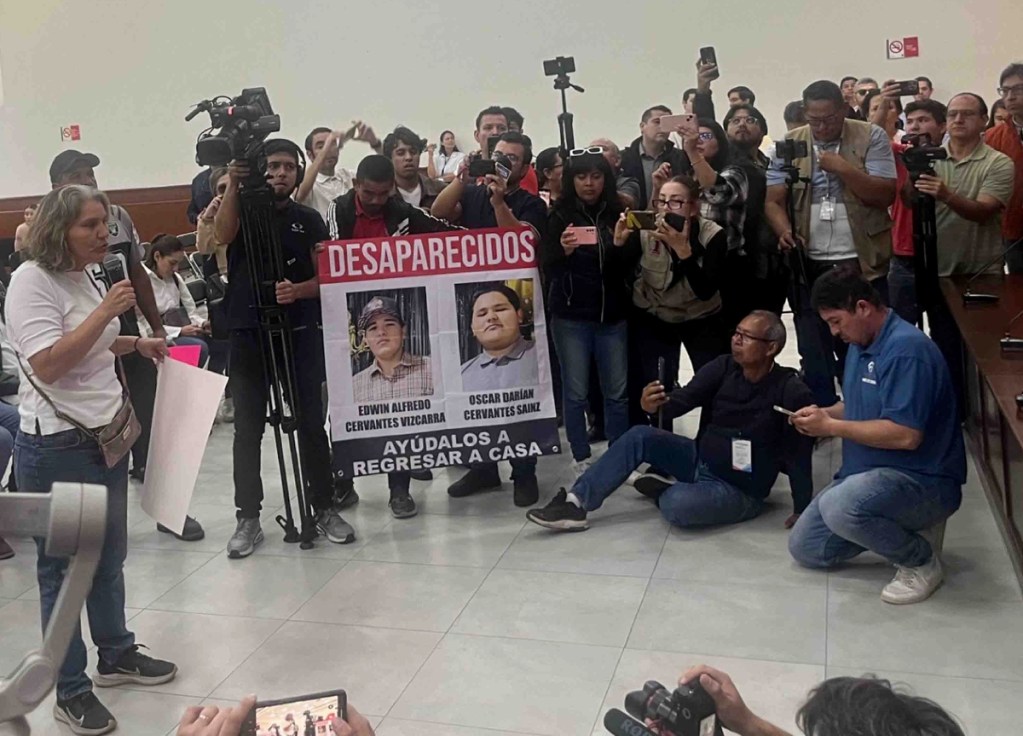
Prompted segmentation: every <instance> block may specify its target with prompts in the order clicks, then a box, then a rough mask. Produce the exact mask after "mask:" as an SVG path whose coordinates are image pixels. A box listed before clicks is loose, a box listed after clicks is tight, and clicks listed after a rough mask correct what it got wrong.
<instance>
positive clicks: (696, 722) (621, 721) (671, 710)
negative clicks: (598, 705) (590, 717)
mask: <svg viewBox="0 0 1023 736" xmlns="http://www.w3.org/2000/svg"><path fill="white" fill-rule="evenodd" d="M625 709H626V710H627V711H628V712H629V713H630V714H632V715H633V716H634V717H635V719H636V720H634V719H633V718H629V717H628V716H627V715H625V714H624V713H622V712H621V711H620V710H618V709H616V708H612V709H611V710H610V711H608V713H607V714H606V715H605V716H604V727H605V728H606V729H607V730H608V732H610V733H612V734H622V735H623V736H646V735H647V734H651V733H652V732H651V731H650V730H649V729H647V728H646V727H645V726H643V725H642V724H643V722H645V721H647V720H650V721H653V722H654V723H655V724H656V725H657V727H658V729H659V730H660V732H661V733H672V734H676V735H677V736H710V735H711V734H713V735H714V736H723V734H724V732H723V730H722V728H721V723H720V722H718V718H717V710H716V708H715V707H714V700H713V699H712V698H711V697H710V695H708V694H707V691H706V690H704V689H703V686H701V685H700V683H699V681H696V682H693V683H692V684H691V685H688V686H686V685H680V686H679V687H677V688H675V690H674V691H673V692H669V691H668V689H667V688H666V687H664V685H662V684H661V683H659V682H657V681H656V680H649V681H648V682H647V683H646V684H645V685H643V689H642V690H636V691H635V692H631V693H629V694H628V695H626V696H625Z"/></svg>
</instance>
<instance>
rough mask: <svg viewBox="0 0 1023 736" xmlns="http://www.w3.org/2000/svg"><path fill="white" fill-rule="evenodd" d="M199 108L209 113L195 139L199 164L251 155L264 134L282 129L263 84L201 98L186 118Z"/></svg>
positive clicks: (214, 164)
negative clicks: (205, 125)
mask: <svg viewBox="0 0 1023 736" xmlns="http://www.w3.org/2000/svg"><path fill="white" fill-rule="evenodd" d="M201 112H206V113H209V116H210V127H209V128H208V129H206V130H205V131H203V132H202V133H200V134H199V139H198V140H197V141H196V142H195V161H196V163H197V164H199V165H200V166H226V165H227V164H229V163H230V162H231V161H233V160H235V159H253V158H255V157H256V154H257V153H258V152H259V147H260V146H261V145H262V143H263V141H264V140H265V139H266V137H267V136H268V135H270V134H271V133H276V132H277V131H279V130H280V129H281V116H280V115H276V114H275V113H274V110H273V107H272V106H271V105H270V97H269V96H268V95H267V94H266V89H265V88H263V87H253V88H251V89H243V90H242V93H241V94H240V95H238V96H237V97H227V96H225V95H221V96H220V97H214V98H213V99H212V100H203V101H202V102H200V103H199V104H197V105H196V106H195V109H194V110H192V112H190V113H188V115H187V116H186V117H185V121H186V122H187V121H189V120H191V119H192V118H194V117H195V116H196V115H198V114H199V113H201Z"/></svg>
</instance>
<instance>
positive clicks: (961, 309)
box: [941, 274, 1023, 574]
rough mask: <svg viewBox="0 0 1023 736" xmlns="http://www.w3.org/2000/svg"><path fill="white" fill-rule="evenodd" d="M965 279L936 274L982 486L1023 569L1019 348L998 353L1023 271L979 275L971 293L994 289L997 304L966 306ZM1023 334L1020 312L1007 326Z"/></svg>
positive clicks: (1020, 295)
mask: <svg viewBox="0 0 1023 736" xmlns="http://www.w3.org/2000/svg"><path fill="white" fill-rule="evenodd" d="M966 280H967V279H965V278H960V277H954V278H950V279H941V292H942V295H943V296H944V298H945V301H946V302H947V303H948V305H949V309H950V311H951V312H952V316H953V318H954V319H955V321H956V324H957V325H958V327H959V333H960V335H962V338H963V365H964V375H965V377H966V433H967V440H968V445H969V446H970V450H971V451H972V453H973V456H974V459H975V460H976V462H977V467H978V470H979V471H980V474H981V477H982V480H983V481H984V484H983V485H984V488H985V490H986V492H987V493H988V496H989V497H990V499H991V502H992V505H993V506H994V507H995V509H996V510H997V511H998V514H999V516H1000V518H999V522H1000V526H1001V527H1002V530H1003V532H1004V533H1005V536H1006V540H1007V543H1008V546H1009V552H1010V554H1011V556H1012V558H1013V563H1014V564H1015V565H1016V571H1017V573H1018V574H1019V573H1020V572H1021V571H1023V413H1021V412H1020V411H1019V410H1018V409H1017V408H1016V395H1017V394H1019V393H1020V392H1021V391H1023V353H1015V354H1014V353H1002V350H1001V347H1000V345H999V342H998V341H999V340H1000V339H1001V338H1002V337H1003V336H1004V335H1005V328H1006V326H1007V325H1008V324H1009V321H1010V320H1011V319H1012V318H1013V317H1014V316H1016V315H1017V314H1018V313H1019V312H1020V311H1023V275H1019V274H1010V275H1008V276H982V277H980V278H978V279H977V280H976V281H974V282H973V283H972V284H971V287H970V288H971V290H972V291H973V292H974V293H978V292H984V293H988V294H997V295H998V296H999V297H1000V299H999V301H998V303H997V304H987V305H976V306H965V305H964V304H963V299H962V294H963V291H964V290H965V286H964V285H965V282H966ZM1012 333H1013V335H1016V336H1021V337H1023V317H1021V318H1020V319H1019V320H1018V321H1017V322H1016V324H1015V325H1013V327H1012Z"/></svg>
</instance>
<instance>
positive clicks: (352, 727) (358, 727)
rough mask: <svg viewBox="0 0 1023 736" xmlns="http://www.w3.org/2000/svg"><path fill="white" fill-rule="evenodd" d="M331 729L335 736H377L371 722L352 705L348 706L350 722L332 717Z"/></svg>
mask: <svg viewBox="0 0 1023 736" xmlns="http://www.w3.org/2000/svg"><path fill="white" fill-rule="evenodd" d="M330 727H331V728H333V729H334V734H335V736H376V734H375V733H374V731H373V727H372V726H371V725H369V721H367V720H366V717H365V716H363V715H362V714H361V713H360V712H359V711H357V710H356V709H355V706H354V705H352V704H351V703H349V704H348V720H347V721H345V720H343V719H341V718H339V717H337V716H331V718H330Z"/></svg>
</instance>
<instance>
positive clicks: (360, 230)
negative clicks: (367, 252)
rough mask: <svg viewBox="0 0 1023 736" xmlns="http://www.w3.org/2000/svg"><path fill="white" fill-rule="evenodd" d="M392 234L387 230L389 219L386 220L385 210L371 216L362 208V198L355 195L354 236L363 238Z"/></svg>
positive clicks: (384, 236) (382, 236) (383, 236)
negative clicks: (375, 215) (376, 215)
mask: <svg viewBox="0 0 1023 736" xmlns="http://www.w3.org/2000/svg"><path fill="white" fill-rule="evenodd" d="M388 235H390V233H389V232H387V221H386V220H384V211H383V210H381V211H380V215H379V216H378V217H371V216H370V215H367V214H366V210H364V209H362V200H360V199H359V195H358V194H356V195H355V227H354V228H352V237H353V238H359V239H360V240H361V239H364V238H365V239H369V238H386V237H387V236H388Z"/></svg>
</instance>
